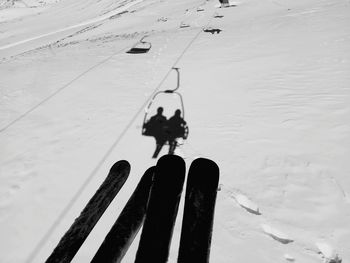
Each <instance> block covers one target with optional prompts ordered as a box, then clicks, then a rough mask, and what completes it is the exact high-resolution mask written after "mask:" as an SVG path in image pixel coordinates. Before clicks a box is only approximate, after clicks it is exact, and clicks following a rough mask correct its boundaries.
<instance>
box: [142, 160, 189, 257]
mask: <svg viewBox="0 0 350 263" xmlns="http://www.w3.org/2000/svg"><path fill="white" fill-rule="evenodd" d="M184 179H185V162H184V160H183V159H182V158H181V157H179V156H176V155H165V156H163V157H161V158H160V159H159V160H158V162H157V165H156V169H155V174H154V182H153V186H152V190H151V194H150V198H149V201H148V208H147V212H146V218H145V222H144V225H143V229H142V233H141V238H140V243H139V247H138V250H137V253H136V259H135V263H149V262H152V263H165V262H167V259H168V255H169V248H170V243H171V237H172V234H173V230H174V224H175V219H176V215H177V211H178V207H179V201H180V197H181V192H182V188H183V183H184Z"/></svg>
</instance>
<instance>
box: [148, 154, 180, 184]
mask: <svg viewBox="0 0 350 263" xmlns="http://www.w3.org/2000/svg"><path fill="white" fill-rule="evenodd" d="M185 172H186V163H185V161H184V159H182V158H181V157H180V156H177V155H164V156H162V157H161V158H159V160H158V162H157V165H156V169H155V176H154V180H155V182H159V183H160V184H164V185H169V186H173V187H172V188H173V189H178V187H181V188H182V185H183V183H184V180H185ZM156 184H157V183H156Z"/></svg>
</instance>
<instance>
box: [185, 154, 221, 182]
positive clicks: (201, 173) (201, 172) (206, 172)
mask: <svg viewBox="0 0 350 263" xmlns="http://www.w3.org/2000/svg"><path fill="white" fill-rule="evenodd" d="M189 174H191V177H197V178H198V180H199V181H202V182H203V183H210V184H212V185H213V186H216V187H217V185H218V183H219V175H220V169H219V166H218V165H217V164H216V162H214V161H213V160H210V159H206V158H197V159H195V160H194V161H193V162H192V163H191V166H190V171H189Z"/></svg>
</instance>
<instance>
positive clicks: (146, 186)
mask: <svg viewBox="0 0 350 263" xmlns="http://www.w3.org/2000/svg"><path fill="white" fill-rule="evenodd" d="M154 169H155V167H154V166H153V167H151V168H149V169H148V170H147V171H146V172H145V174H144V175H143V176H142V178H141V180H140V182H139V184H138V185H137V187H136V189H135V191H134V193H133V194H132V196H131V197H130V199H129V201H128V202H127V204H126V205H125V207H124V208H123V210H122V212H121V213H120V215H119V217H118V219H117V220H116V222H115V223H114V225H113V226H112V228H111V230H110V231H109V233H108V234H107V236H106V238H105V240H104V241H103V243H102V245H101V246H100V248H99V249H98V251H97V252H96V254H95V256H94V258H93V259H92V261H91V263H100V262H103V263H119V262H121V260H122V259H123V257H124V255H125V254H126V252H127V250H128V249H129V247H130V245H131V243H132V242H133V240H134V238H135V236H136V235H137V233H138V231H139V230H140V228H141V226H142V224H143V221H144V219H145V216H146V209H147V203H148V198H149V193H150V190H151V187H152V180H153V175H154Z"/></svg>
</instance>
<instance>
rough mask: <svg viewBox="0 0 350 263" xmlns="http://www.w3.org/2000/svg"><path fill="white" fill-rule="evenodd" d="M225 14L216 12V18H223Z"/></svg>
mask: <svg viewBox="0 0 350 263" xmlns="http://www.w3.org/2000/svg"><path fill="white" fill-rule="evenodd" d="M223 17H224V16H223V15H220V14H218V13H215V14H214V18H223Z"/></svg>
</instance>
